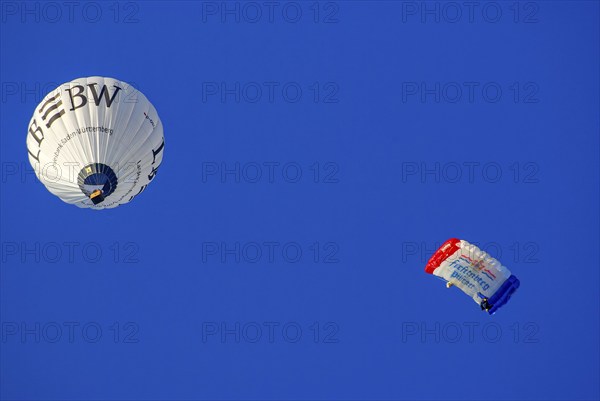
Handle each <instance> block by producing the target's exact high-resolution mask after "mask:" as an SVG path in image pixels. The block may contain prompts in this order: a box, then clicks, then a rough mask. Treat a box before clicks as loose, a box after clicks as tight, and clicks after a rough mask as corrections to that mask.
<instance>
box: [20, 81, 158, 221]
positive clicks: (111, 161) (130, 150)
mask: <svg viewBox="0 0 600 401" xmlns="http://www.w3.org/2000/svg"><path fill="white" fill-rule="evenodd" d="M164 146H165V140H164V136H163V126H162V123H161V121H160V118H159V117H158V114H157V113H156V110H155V109H154V107H153V106H152V104H151V103H150V102H149V101H148V99H146V97H145V96H144V95H143V94H142V93H141V92H139V91H138V90H136V89H135V88H134V87H133V86H131V85H129V84H127V83H125V82H122V81H119V80H116V79H114V78H104V77H88V78H78V79H75V80H74V81H71V82H67V83H65V84H63V85H60V86H59V87H58V88H56V89H55V90H53V91H52V92H50V93H49V94H48V95H47V96H46V97H45V98H44V99H43V100H42V101H41V102H40V104H39V105H38V106H37V107H36V109H35V112H34V113H33V117H32V118H31V121H30V122H29V129H28V133H27V151H28V153H29V162H30V163H31V165H32V167H33V169H34V170H35V173H36V176H37V178H38V179H39V180H40V181H41V182H42V184H43V185H44V186H45V187H46V188H47V189H48V191H50V192H51V193H53V194H54V195H56V196H58V197H59V198H60V199H61V200H63V201H64V202H66V203H70V204H74V205H76V206H78V207H81V208H91V209H96V210H99V209H108V208H114V207H117V206H119V205H122V204H124V203H128V202H130V201H132V200H133V199H134V198H135V197H136V196H137V195H139V194H140V193H142V191H144V189H146V187H147V186H148V184H149V183H150V181H152V180H153V179H154V177H155V176H156V172H157V170H158V167H159V166H160V164H161V162H162V159H163V152H164Z"/></svg>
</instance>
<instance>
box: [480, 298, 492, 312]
mask: <svg viewBox="0 0 600 401" xmlns="http://www.w3.org/2000/svg"><path fill="white" fill-rule="evenodd" d="M480 306H481V310H484V311H486V312H487V311H489V310H490V309H491V308H492V306H493V305H490V304H489V303H488V299H487V298H483V301H481V304H480Z"/></svg>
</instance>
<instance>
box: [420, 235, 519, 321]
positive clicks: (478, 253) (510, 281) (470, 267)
mask: <svg viewBox="0 0 600 401" xmlns="http://www.w3.org/2000/svg"><path fill="white" fill-rule="evenodd" d="M425 271H426V272H427V273H429V274H433V275H434V276H437V277H440V278H441V279H443V280H444V281H446V286H447V287H448V288H450V287H452V286H456V287H458V288H460V289H461V290H462V291H463V292H464V293H465V294H467V295H469V296H470V297H472V298H473V300H475V302H477V303H478V304H479V306H480V307H481V309H482V310H485V311H486V312H488V313H489V314H490V315H493V314H494V313H495V312H496V311H497V310H498V308H500V307H501V306H502V305H504V304H506V303H507V302H508V300H509V299H510V297H511V296H512V294H513V293H514V292H515V291H516V290H517V288H519V286H520V281H519V279H518V278H516V277H515V276H514V275H513V274H512V273H511V272H510V270H508V269H507V268H506V267H504V266H502V264H501V263H500V262H499V261H498V260H496V259H495V258H493V257H491V256H490V255H489V254H487V253H486V252H484V251H482V250H481V249H479V248H478V247H476V246H475V245H473V244H470V243H469V242H467V241H465V240H460V239H457V238H451V239H449V240H448V241H446V242H445V243H444V244H443V245H442V246H441V247H440V248H439V249H438V250H437V251H436V252H435V253H434V254H433V255H432V256H431V258H430V259H429V262H428V263H427V266H425Z"/></svg>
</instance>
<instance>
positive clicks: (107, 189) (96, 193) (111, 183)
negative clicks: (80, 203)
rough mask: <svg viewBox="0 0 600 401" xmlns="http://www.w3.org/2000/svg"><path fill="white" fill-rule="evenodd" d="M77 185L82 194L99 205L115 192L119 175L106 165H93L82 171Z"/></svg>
mask: <svg viewBox="0 0 600 401" xmlns="http://www.w3.org/2000/svg"><path fill="white" fill-rule="evenodd" d="M77 183H78V184H79V188H80V189H81V192H83V194H84V195H85V196H86V197H88V198H89V199H90V200H91V201H92V203H93V204H94V205H97V204H99V203H101V202H102V201H104V200H105V199H106V198H107V197H108V196H109V195H110V194H112V193H113V192H114V191H115V189H116V188H117V175H116V174H115V172H114V171H113V170H112V169H111V168H110V167H109V166H107V165H106V164H102V163H92V164H88V165H87V166H85V167H84V168H82V169H81V171H80V172H79V176H78V177H77Z"/></svg>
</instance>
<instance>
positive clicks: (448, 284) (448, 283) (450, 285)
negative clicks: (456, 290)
mask: <svg viewBox="0 0 600 401" xmlns="http://www.w3.org/2000/svg"><path fill="white" fill-rule="evenodd" d="M453 285H454V284H452V283H451V282H449V281H448V282H447V283H446V288H450V287H452V286H453Z"/></svg>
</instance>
